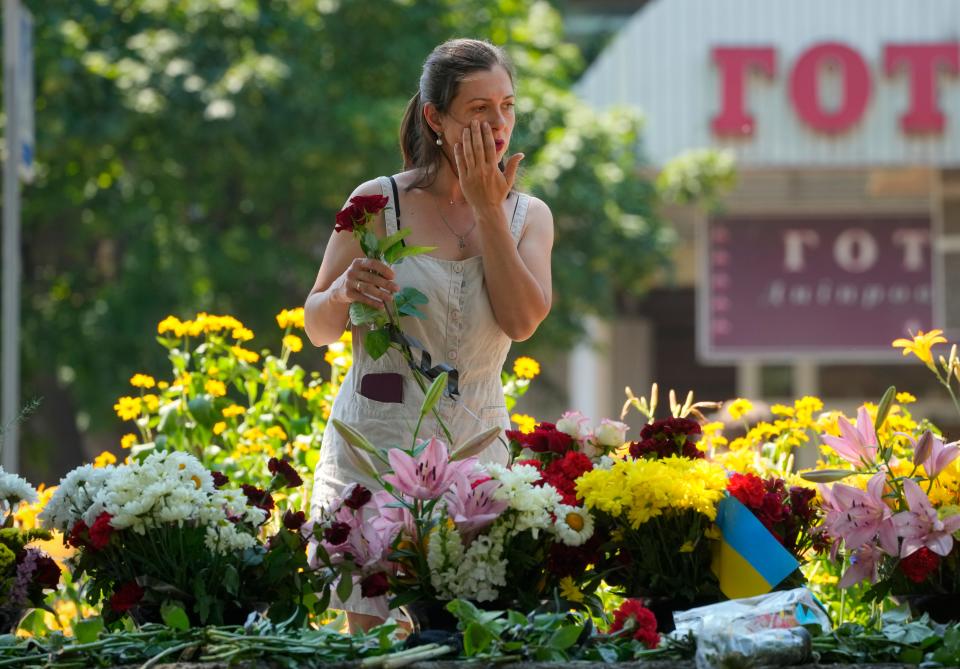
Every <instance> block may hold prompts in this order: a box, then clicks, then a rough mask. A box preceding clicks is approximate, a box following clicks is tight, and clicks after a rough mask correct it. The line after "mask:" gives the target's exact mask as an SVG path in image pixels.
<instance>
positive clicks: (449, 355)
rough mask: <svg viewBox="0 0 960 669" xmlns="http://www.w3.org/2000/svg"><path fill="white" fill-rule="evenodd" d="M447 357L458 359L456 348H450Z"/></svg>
mask: <svg viewBox="0 0 960 669" xmlns="http://www.w3.org/2000/svg"><path fill="white" fill-rule="evenodd" d="M447 357H448V358H450V359H451V360H456V359H457V352H456V351H455V350H454V349H450V350H449V351H447Z"/></svg>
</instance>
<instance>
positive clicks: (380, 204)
mask: <svg viewBox="0 0 960 669" xmlns="http://www.w3.org/2000/svg"><path fill="white" fill-rule="evenodd" d="M389 201H390V200H388V199H387V198H386V197H384V196H383V195H355V196H353V197H352V198H350V202H351V203H353V204H355V205H356V206H357V207H359V208H360V210H361V211H362V212H363V213H365V214H379V213H380V210H381V209H383V208H384V207H386V206H387V202H389Z"/></svg>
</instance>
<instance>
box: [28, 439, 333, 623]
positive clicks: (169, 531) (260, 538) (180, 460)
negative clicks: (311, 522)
mask: <svg viewBox="0 0 960 669" xmlns="http://www.w3.org/2000/svg"><path fill="white" fill-rule="evenodd" d="M268 467H269V469H270V470H271V471H272V472H273V474H274V476H273V479H272V481H271V486H270V489H267V490H264V489H260V488H257V487H255V486H252V485H249V484H247V485H244V486H243V488H242V490H237V489H234V488H228V487H226V484H227V483H228V482H229V481H228V479H227V477H226V476H224V475H223V474H221V473H219V472H214V471H210V470H208V469H207V468H206V467H204V466H203V465H202V464H201V463H200V461H199V460H198V459H197V458H196V457H194V456H192V455H189V454H187V453H182V452H177V451H174V452H163V451H159V452H156V451H155V452H152V453H150V454H149V455H147V456H146V457H145V458H144V459H143V460H142V461H136V460H134V461H132V462H129V463H128V464H123V465H117V466H113V465H111V466H107V467H102V468H94V467H92V466H90V465H85V466H83V467H79V468H77V469H75V470H73V471H72V472H70V473H68V474H67V476H66V477H65V478H64V479H63V480H62V481H61V483H60V485H59V487H58V488H57V489H56V492H55V493H54V494H53V496H52V497H51V499H50V501H49V503H48V504H47V506H46V508H45V509H44V511H43V512H42V513H41V516H40V520H41V521H42V522H43V524H44V526H45V527H47V528H49V529H55V530H59V531H60V532H62V533H63V534H64V541H65V542H66V543H68V544H69V545H71V546H73V547H75V548H76V553H75V556H74V557H73V558H71V562H72V566H73V575H74V578H75V579H76V578H79V577H80V576H81V575H82V574H86V575H87V576H88V577H89V582H88V584H87V592H86V596H87V598H88V601H90V603H92V604H96V603H98V602H100V601H103V602H105V603H106V606H105V607H104V617H105V619H106V620H107V621H108V622H112V621H115V620H117V619H118V618H120V617H121V616H122V615H123V614H124V613H126V612H130V614H131V615H132V616H133V617H134V619H135V620H137V621H138V622H150V621H157V620H159V619H161V618H162V619H163V620H165V621H167V622H169V623H170V624H174V625H181V624H186V622H187V621H190V622H193V623H200V624H224V623H235V624H236V623H241V622H243V620H244V619H245V618H246V616H247V615H248V614H249V613H250V612H251V611H254V610H260V611H263V610H267V609H269V615H270V617H271V618H272V619H275V620H277V619H284V620H285V619H287V618H291V617H294V616H296V617H298V618H299V620H300V621H302V620H304V619H305V617H306V613H307V611H308V610H309V609H310V608H312V606H311V605H312V604H313V603H314V602H315V601H316V596H315V595H314V594H313V593H315V592H320V591H322V589H323V587H324V584H323V583H322V582H319V581H318V578H319V577H318V575H317V574H316V573H315V572H313V571H311V570H308V569H307V564H306V555H305V547H306V540H305V539H304V538H303V537H302V535H301V534H300V532H299V530H300V526H301V525H302V524H303V522H304V520H305V516H304V514H303V512H297V513H294V512H291V511H288V512H287V513H286V514H285V515H284V517H283V519H282V521H279V522H276V521H275V522H273V523H268V519H269V518H270V515H271V512H273V511H274V510H275V508H276V505H275V501H274V499H273V496H272V495H271V490H278V489H280V488H283V487H287V486H298V485H300V484H301V483H302V481H301V479H300V477H299V476H298V475H297V473H296V471H295V470H294V469H293V468H292V467H291V466H290V464H289V463H287V462H284V461H280V460H276V459H273V460H271V461H270V462H269V465H268Z"/></svg>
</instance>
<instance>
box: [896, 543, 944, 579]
mask: <svg viewBox="0 0 960 669" xmlns="http://www.w3.org/2000/svg"><path fill="white" fill-rule="evenodd" d="M939 567H940V556H939V555H937V554H936V553H934V552H933V551H932V550H930V549H929V548H927V547H926V546H923V547H921V548H920V549H919V550H916V551H914V552H913V553H910V555H908V556H907V557H905V558H903V559H902V560H900V571H902V572H903V573H904V575H905V576H906V577H907V578H909V579H910V580H911V581H913V582H914V583H923V582H924V581H925V580H927V577H928V576H929V575H930V574H932V573H933V572H935V571H936V570H937V569H938V568H939Z"/></svg>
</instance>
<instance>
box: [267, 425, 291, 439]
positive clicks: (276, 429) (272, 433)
mask: <svg viewBox="0 0 960 669" xmlns="http://www.w3.org/2000/svg"><path fill="white" fill-rule="evenodd" d="M267 436H268V437H272V438H273V439H279V440H280V441H286V440H287V433H286V432H284V431H283V428H282V427H280V426H279V425H271V426H270V427H268V428H267Z"/></svg>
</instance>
